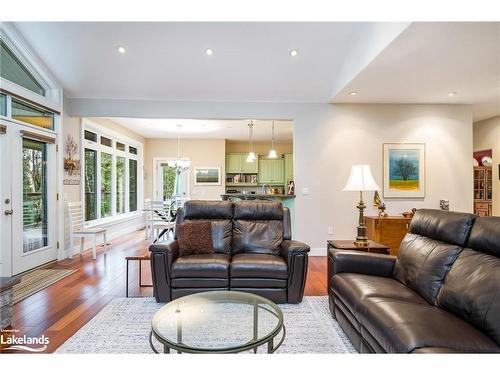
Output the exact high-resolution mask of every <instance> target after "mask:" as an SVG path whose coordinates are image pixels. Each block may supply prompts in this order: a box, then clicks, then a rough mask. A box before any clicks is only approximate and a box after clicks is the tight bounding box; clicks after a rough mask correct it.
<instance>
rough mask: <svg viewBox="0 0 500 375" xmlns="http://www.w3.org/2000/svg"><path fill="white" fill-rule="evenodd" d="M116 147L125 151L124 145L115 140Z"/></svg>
mask: <svg viewBox="0 0 500 375" xmlns="http://www.w3.org/2000/svg"><path fill="white" fill-rule="evenodd" d="M116 149H117V150H120V151H125V145H124V144H123V143H120V142H116Z"/></svg>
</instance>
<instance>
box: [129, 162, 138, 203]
mask: <svg viewBox="0 0 500 375" xmlns="http://www.w3.org/2000/svg"><path fill="white" fill-rule="evenodd" d="M128 175H129V188H128V191H129V210H130V212H132V211H137V160H134V159H129V161H128Z"/></svg>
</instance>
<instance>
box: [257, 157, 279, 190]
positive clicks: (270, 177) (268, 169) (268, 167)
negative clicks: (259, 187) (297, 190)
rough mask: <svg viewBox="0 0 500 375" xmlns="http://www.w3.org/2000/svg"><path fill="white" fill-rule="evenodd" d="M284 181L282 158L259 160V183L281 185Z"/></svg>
mask: <svg viewBox="0 0 500 375" xmlns="http://www.w3.org/2000/svg"><path fill="white" fill-rule="evenodd" d="M284 183H285V160H284V159H260V160H259V184H273V185H283V184H284Z"/></svg>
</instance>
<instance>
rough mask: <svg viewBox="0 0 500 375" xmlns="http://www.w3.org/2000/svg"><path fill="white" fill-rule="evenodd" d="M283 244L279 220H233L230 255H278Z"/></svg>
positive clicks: (281, 224)
mask: <svg viewBox="0 0 500 375" xmlns="http://www.w3.org/2000/svg"><path fill="white" fill-rule="evenodd" d="M282 242H283V222H282V221H280V220H259V221H256V220H234V223H233V245H232V253H233V254H238V253H261V254H274V255H276V254H279V252H280V245H281V243H282Z"/></svg>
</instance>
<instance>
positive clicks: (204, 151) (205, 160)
mask: <svg viewBox="0 0 500 375" xmlns="http://www.w3.org/2000/svg"><path fill="white" fill-rule="evenodd" d="M225 150H226V148H225V141H224V139H181V157H182V158H189V160H190V161H191V168H189V184H190V187H191V189H190V196H191V199H220V195H221V194H223V193H224V186H225V185H224V178H225V168H226V151H225ZM161 157H164V158H175V157H177V139H151V138H148V139H146V144H145V153H144V169H145V172H146V174H145V190H144V197H146V198H151V199H154V196H153V167H154V166H153V158H161ZM195 167H221V184H220V185H216V186H195V185H194V168H195Z"/></svg>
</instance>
